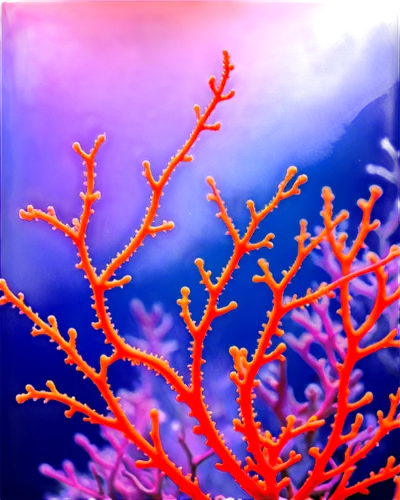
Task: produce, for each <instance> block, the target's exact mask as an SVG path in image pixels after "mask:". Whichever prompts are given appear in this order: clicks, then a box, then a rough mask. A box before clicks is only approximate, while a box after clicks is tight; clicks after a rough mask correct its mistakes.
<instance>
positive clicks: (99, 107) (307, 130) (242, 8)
mask: <svg viewBox="0 0 400 500" xmlns="http://www.w3.org/2000/svg"><path fill="white" fill-rule="evenodd" d="M374 8H375V9H376V11H373V10H370V8H369V7H366V8H365V9H364V10H362V11H359V12H353V11H352V10H351V8H350V9H349V8H348V9H347V10H346V9H345V8H344V7H341V6H340V5H337V6H333V5H316V4H291V3H285V4H269V3H265V4H264V3H244V2H123V3H122V2H121V3H119V2H101V3H90V2H76V3H42V4H40V3H15V4H14V3H5V4H3V5H2V36H3V116H2V144H3V149H2V219H1V220H2V247H1V265H2V275H3V276H4V277H5V278H6V279H7V280H8V282H9V284H10V286H11V287H12V288H13V289H14V290H16V291H19V290H23V291H24V292H25V295H26V299H27V301H28V302H29V304H31V305H32V306H33V308H34V309H35V310H37V311H39V312H40V313H41V314H42V315H48V314H55V315H56V316H57V317H58V318H59V323H60V326H61V328H68V327H70V326H74V327H76V328H77V329H78V331H79V332H80V334H79V335H80V336H79V342H80V348H81V349H82V351H83V353H84V354H85V355H87V357H88V359H89V360H93V362H94V363H95V360H96V359H97V357H98V353H99V352H100V351H101V349H102V339H101V338H99V336H98V335H96V334H95V333H94V332H93V331H92V330H91V329H90V322H91V321H92V320H93V317H92V312H91V309H89V293H88V291H87V289H86V286H85V285H86V283H85V280H84V279H83V276H82V274H80V273H79V272H78V271H75V270H74V267H73V266H74V264H75V262H76V256H75V255H74V249H73V248H72V245H70V244H69V242H67V241H66V240H65V238H64V237H63V236H62V235H60V234H57V233H54V232H52V231H50V229H49V227H46V226H45V225H44V224H37V225H36V224H35V223H30V224H28V223H26V222H22V221H21V220H20V219H19V218H18V209H19V208H21V207H26V205H27V204H29V203H31V204H33V205H34V206H36V207H40V208H43V209H45V208H46V207H47V206H48V205H53V206H54V207H55V208H56V210H57V213H58V215H59V216H60V217H61V218H62V219H63V220H66V221H69V220H71V218H72V217H74V216H76V215H77V213H79V209H80V199H79V196H78V193H79V191H80V190H81V184H82V181H83V176H82V168H81V166H80V160H79V158H78V157H77V156H76V155H75V153H74V152H73V151H72V149H71V147H70V146H71V144H72V143H73V142H74V141H76V140H78V141H80V142H81V144H82V146H83V147H84V148H85V149H87V150H88V149H89V148H90V147H91V145H92V143H93V140H94V138H95V137H96V136H97V134H99V133H102V132H106V133H107V142H106V144H105V145H104V146H103V148H102V150H101V152H100V153H99V156H98V170H97V172H98V178H97V179H98V184H97V185H98V188H99V189H100V190H101V191H102V199H101V201H100V202H99V203H98V204H97V205H96V207H95V208H96V213H95V216H94V217H93V222H92V223H91V225H90V230H89V245H90V248H91V250H92V253H93V255H94V260H95V264H96V265H98V267H101V266H102V265H104V264H105V263H106V262H108V261H109V259H110V258H111V257H112V256H113V255H114V254H115V253H116V252H117V251H118V250H119V249H120V248H121V247H122V246H123V245H124V244H125V243H126V241H127V240H128V238H129V236H130V234H132V232H133V230H134V229H135V228H136V227H137V226H138V224H139V223H140V220H141V217H142V215H143V213H144V210H145V207H146V205H147V204H148V197H149V190H148V188H147V186H146V184H145V182H144V179H143V177H142V175H141V171H142V169H141V163H142V161H143V160H144V159H148V160H150V161H151V163H152V167H153V170H154V171H155V172H160V171H161V170H162V168H163V167H164V166H165V164H166V162H167V161H168V159H169V158H170V156H171V155H172V154H174V153H175V151H176V150H177V149H178V148H179V147H180V146H181V145H182V143H183V142H184V140H185V139H186V138H187V136H188V133H189V132H190V130H191V128H192V127H193V124H194V113H193V111H192V106H193V104H195V103H199V104H200V105H202V106H203V105H205V104H206V103H207V102H208V99H209V89H208V86H207V79H208V76H209V75H210V74H212V73H214V74H215V75H217V76H219V74H220V63H221V52H222V50H223V49H228V50H229V52H230V53H231V56H232V60H233V62H234V64H235V66H236V70H235V71H234V73H233V75H232V80H231V83H230V85H231V86H232V87H233V88H235V90H236V96H235V98H234V100H233V101H230V102H227V103H222V105H221V106H220V107H219V108H218V110H217V112H216V113H215V118H216V119H219V120H221V122H222V129H221V131H220V132H218V133H204V134H203V135H202V137H201V140H200V142H198V143H196V146H195V148H194V151H193V153H194V156H195V161H194V163H193V164H187V165H185V166H184V167H182V168H179V170H178V171H177V172H176V175H174V179H173V180H172V181H171V183H170V184H169V185H168V187H167V189H166V195H165V198H164V199H163V205H162V207H161V210H160V216H161V218H162V219H163V218H165V219H168V220H169V219H172V220H174V221H175V223H176V229H175V230H174V231H173V232H172V233H169V234H168V235H164V234H162V235H159V236H158V237H157V238H156V239H155V240H151V241H146V244H145V247H144V248H142V249H140V251H139V252H138V254H137V255H136V256H135V258H134V259H133V260H132V261H131V262H129V264H127V265H126V266H125V269H124V272H129V273H132V275H133V280H132V283H131V284H130V285H129V286H127V287H125V289H124V290H123V291H114V292H112V293H111V294H110V304H111V307H112V310H113V313H114V319H115V321H116V323H117V325H118V328H119V329H120V331H121V332H122V333H123V334H125V333H132V331H134V329H135V325H134V323H133V321H132V320H131V318H130V317H129V314H128V304H129V300H130V299H131V298H132V297H138V298H140V299H141V300H143V301H144V302H145V304H146V305H148V306H149V305H151V304H152V303H153V302H155V301H161V302H162V303H163V304H164V305H165V308H166V309H167V310H168V311H169V312H171V313H172V314H173V315H174V316H175V317H176V318H178V314H179V311H178V307H177V305H176V303H175V301H176V299H177V298H178V296H179V289H180V287H181V286H183V285H188V286H190V287H191V289H192V291H193V292H192V293H193V309H194V315H195V316H196V315H197V317H198V316H199V315H200V314H201V312H202V309H203V302H202V301H203V300H204V294H203V293H202V291H201V290H200V286H199V285H198V276H197V271H196V269H195V266H194V265H193V260H194V258H196V257H198V256H202V257H203V258H205V260H206V265H207V266H208V267H210V268H211V269H213V270H214V271H215V272H218V270H219V269H220V267H221V265H223V262H224V258H226V256H227V255H228V253H229V249H230V242H229V240H228V238H226V237H224V236H223V233H224V229H223V227H222V226H221V223H220V222H219V221H218V220H217V219H215V217H214V213H215V209H214V207H213V206H212V205H211V204H207V202H206V201H205V196H206V193H207V185H206V183H205V177H206V176H207V175H213V176H214V177H215V178H216V180H217V183H218V186H219V187H220V188H221V190H222V194H223V195H224V197H225V199H226V202H227V205H228V207H229V210H230V213H231V215H232V216H233V217H234V219H235V220H236V221H237V224H238V226H239V227H244V226H245V225H246V222H247V219H246V217H247V213H246V209H245V201H246V200H247V199H248V198H252V199H254V200H255V201H256V203H257V204H258V206H260V205H261V204H262V203H265V202H266V201H268V200H269V199H270V197H271V196H272V194H273V192H274V189H275V187H276V184H277V182H279V181H280V180H281V178H282V176H283V175H284V171H285V170H286V168H287V166H288V165H291V164H295V165H297V166H298V167H299V168H300V170H301V171H302V172H306V173H307V174H308V175H309V177H310V181H309V183H308V184H307V185H306V187H305V188H304V190H303V194H302V196H301V197H297V198H296V199H293V200H290V201H289V202H287V203H286V204H284V205H282V207H281V208H280V210H279V212H276V213H274V214H273V215H272V217H271V219H270V220H269V223H268V225H267V226H268V227H267V228H266V229H265V230H268V231H274V232H276V234H277V241H276V248H275V249H274V250H273V251H272V252H271V253H269V254H268V258H269V259H270V260H271V266H272V269H273V270H275V272H279V271H280V270H281V269H282V268H284V267H285V266H287V265H288V264H289V263H290V260H291V259H292V258H293V257H294V254H295V245H294V241H293V236H294V235H295V234H296V231H297V228H298V219H299V218H301V217H305V218H307V219H308V220H309V222H310V227H313V226H314V225H316V224H317V223H318V213H319V210H320V206H321V202H320V197H319V194H320V191H321V188H322V186H323V185H325V184H328V185H330V186H331V187H332V188H333V190H334V192H335V194H336V196H337V205H338V206H339V207H340V208H342V207H345V208H349V209H351V210H354V207H355V202H356V200H357V199H358V198H359V197H360V196H366V195H367V189H368V185H369V184H370V183H371V181H372V180H371V178H367V176H366V174H365V165H366V164H367V163H376V164H384V163H385V161H387V159H386V158H385V155H384V153H383V152H382V151H381V149H380V146H379V141H380V139H382V138H383V137H389V138H390V140H391V141H392V143H393V144H395V145H396V146H397V147H398V99H397V97H398V82H397V67H398V51H397V27H398V21H397V17H396V15H395V13H394V12H393V11H390V10H389V11H386V10H385V9H384V8H383V7H381V8H378V7H374ZM374 181H375V180H374ZM384 187H385V188H386V191H385V193H386V197H385V199H383V200H381V202H380V205H379V206H378V207H377V208H378V211H379V210H380V212H381V214H382V216H383V217H384V216H385V209H386V207H387V206H389V205H390V200H391V199H393V197H394V196H395V195H396V193H395V190H393V187H391V186H384ZM356 215H357V213H356ZM260 256H261V255H260ZM256 271H257V265H256V258H254V256H253V258H251V257H250V258H249V259H248V260H247V261H246V262H244V264H243V265H242V266H241V269H240V271H239V272H238V273H237V275H236V277H235V279H234V281H232V283H231V285H230V287H229V288H228V289H227V291H226V301H227V302H228V301H229V300H230V299H231V298H235V299H236V300H238V302H239V306H240V307H239V309H238V311H235V312H234V313H231V314H230V315H229V317H227V318H223V319H221V320H220V321H219V322H218V324H216V328H214V330H213V336H212V338H211V337H210V339H209V340H208V343H207V346H206V348H207V350H209V351H210V353H211V352H212V353H213V354H214V355H215V353H221V354H220V356H225V355H226V354H222V353H225V352H226V349H227V347H228V346H229V345H231V344H232V343H237V344H239V345H245V346H247V347H249V348H252V347H253V348H254V345H255V342H256V333H255V332H257V330H258V328H259V325H260V324H261V323H262V321H263V319H264V314H265V310H266V309H267V308H268V306H269V300H270V297H269V295H268V293H267V292H266V291H264V290H263V289H262V287H260V285H254V284H252V283H251V280H250V277H251V276H252V274H253V273H254V272H256ZM312 272H313V269H312V266H311V265H306V266H304V269H303V270H302V273H301V275H300V276H299V279H298V280H297V281H296V282H295V283H294V287H298V288H299V289H304V286H308V285H309V284H310V279H314V278H315V276H316V275H314V274H311V273H312ZM310 276H312V278H310ZM317 277H318V276H317ZM88 311H90V312H89V313H88ZM1 314H2V316H1V321H2V323H1V326H2V335H1V342H2V352H1V361H2V367H1V370H2V431H1V438H2V453H3V456H2V469H3V479H2V495H1V498H2V499H3V500H31V499H32V500H33V499H39V498H41V493H43V491H44V489H45V488H49V487H50V486H49V485H51V484H52V483H50V482H48V481H47V480H45V479H44V478H41V477H40V476H39V474H38V472H37V465H38V464H39V463H41V462H43V461H46V462H49V463H52V464H53V465H55V466H58V465H59V463H60V461H61V459H63V458H66V457H69V458H72V459H74V460H75V461H76V463H81V464H84V463H85V460H86V457H84V456H83V453H81V452H80V450H79V449H77V448H76V447H75V445H74V444H73V442H72V435H73V433H74V432H75V431H77V430H80V431H84V432H86V433H88V434H90V435H91V436H92V437H93V439H95V438H96V433H97V431H96V429H95V428H91V427H90V426H87V425H84V426H82V424H81V422H80V419H79V417H74V418H73V419H72V420H68V421H67V420H65V419H64V417H63V415H62V413H63V409H62V408H61V407H60V406H58V405H47V406H43V405H42V404H41V403H38V404H33V403H27V404H25V405H23V406H18V405H17V404H16V403H15V394H16V393H18V392H21V391H22V390H23V387H24V385H25V384H26V383H28V382H29V383H33V385H35V386H37V387H42V386H43V385H44V382H45V381H46V380H47V379H48V378H51V379H53V380H55V381H56V383H57V384H58V385H59V386H60V389H62V390H65V391H67V392H70V393H72V392H73V393H74V394H76V396H77V397H78V398H79V397H82V398H83V399H84V400H85V401H88V402H91V403H92V404H93V405H95V406H96V405H97V407H98V408H99V409H101V408H102V402H101V401H100V400H99V398H98V396H97V394H96V392H95V390H94V389H93V388H92V387H90V385H89V384H85V383H83V382H82V381H81V378H80V377H79V376H78V375H77V374H76V373H75V372H74V371H73V370H71V369H70V368H68V367H65V366H64V364H63V363H62V356H61V355H60V354H59V353H57V352H56V351H55V350H54V348H53V346H52V345H50V344H49V343H48V342H47V341H46V340H45V339H41V338H39V339H32V338H31V337H30V336H29V322H28V321H27V320H26V319H25V318H21V317H20V316H18V315H17V314H15V312H14V311H11V310H9V309H7V310H2V311H1ZM175 332H176V334H177V335H180V338H182V339H184V340H183V342H184V341H185V340H186V338H185V333H184V332H183V328H182V326H181V324H180V323H179V320H178V319H177V320H176V326H175ZM219 348H220V350H219ZM184 356H185V355H184V349H182V357H184ZM375 369H376V370H379V380H377V379H378V377H376V373H377V372H376V371H374V370H375ZM300 371H301V374H302V376H298V374H299V372H300ZM367 371H368V373H367V374H366V378H367V381H366V382H367V385H368V387H370V388H372V389H375V394H376V399H377V403H376V404H377V406H379V403H381V406H385V405H387V395H386V393H385V394H384V395H382V398H380V392H379V389H380V388H381V386H382V379H385V384H386V386H387V387H388V389H389V388H390V387H391V386H393V387H394V386H396V380H394V377H392V378H390V377H388V376H387V375H386V374H385V372H384V369H382V366H381V365H379V363H378V362H376V364H373V363H372V364H370V365H369V366H368V370H367ZM291 373H292V375H293V374H294V375H297V376H296V377H295V378H296V379H297V380H296V384H297V385H295V389H296V390H299V391H300V394H301V388H302V387H304V386H305V385H306V383H307V382H309V381H310V380H311V378H312V374H310V373H309V372H308V371H307V370H305V369H304V366H303V365H300V364H297V358H295V357H293V359H292V371H291ZM113 377H114V382H115V384H116V386H117V387H131V385H132V378H133V377H134V375H132V371H131V369H130V368H128V367H124V366H122V365H121V366H120V367H118V369H116V370H115V373H114V374H113ZM380 377H382V378H380ZM386 378H387V380H386ZM232 404H233V402H232ZM397 444H398V442H397ZM389 448H390V449H392V451H393V450H394V449H395V442H393V441H392V442H390V443H386V444H384V445H382V446H381V451H380V453H381V455H379V453H378V457H377V458H376V460H377V462H376V463H377V464H381V463H382V460H383V458H382V457H385V456H386V455H387V453H388V450H389ZM389 491H390V490H384V489H382V490H377V493H374V495H375V496H374V495H372V497H373V498H376V500H378V499H379V500H386V499H388V500H389V498H390V493H388V492H389ZM382 495H383V496H382Z"/></svg>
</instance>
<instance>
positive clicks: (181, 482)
mask: <svg viewBox="0 0 400 500" xmlns="http://www.w3.org/2000/svg"><path fill="white" fill-rule="evenodd" d="M232 70H233V65H232V64H231V63H230V59H229V55H228V53H227V52H226V51H225V52H224V53H223V71H222V76H221V79H220V82H219V83H218V84H217V83H216V79H215V77H211V78H210V81H209V85H210V89H211V91H212V94H213V95H212V99H211V101H210V103H209V104H208V106H207V107H206V108H205V110H204V112H203V113H202V112H201V110H200V107H199V106H197V105H196V106H195V113H196V118H197V120H196V125H195V127H194V129H193V131H192V133H191V135H190V137H189V139H188V140H187V141H186V143H185V144H184V146H183V147H182V149H181V150H180V151H178V153H177V154H176V155H175V156H174V157H172V159H171V161H170V162H169V164H168V165H167V167H166V169H165V170H164V171H163V172H162V174H161V175H160V177H159V179H158V180H155V178H154V176H153V174H152V172H151V168H150V164H149V162H144V164H143V167H144V176H145V177H146V178H147V181H148V183H149V185H150V187H151V189H152V196H151V201H150V207H149V209H148V210H147V213H146V216H145V218H144V219H143V223H142V225H141V227H140V229H139V230H138V231H137V232H136V235H135V236H134V237H133V238H132V239H131V241H130V242H129V244H128V245H127V246H126V247H125V249H124V250H123V251H122V252H121V253H120V254H118V255H117V257H116V258H114V259H113V260H112V261H111V262H110V264H108V265H107V266H106V268H105V269H104V271H103V272H102V273H101V274H100V275H99V276H98V275H97V274H96V269H95V268H94V267H93V266H92V264H91V259H90V256H89V251H88V247H87V245H86V243H85V239H86V230H87V226H88V223H89V219H90V216H91V215H92V213H93V208H92V206H93V204H94V202H95V201H96V200H98V199H99V198H100V193H99V192H95V191H94V179H95V173H94V169H95V166H96V155H97V153H98V151H99V148H100V146H101V144H102V143H103V142H104V141H105V135H101V136H99V137H98V139H97V140H96V142H95V144H94V147H93V149H92V150H91V151H90V152H89V153H86V152H84V151H83V150H82V148H81V146H80V145H79V144H78V143H75V144H74V145H73V148H74V150H75V151H76V152H77V154H78V155H79V156H81V158H82V159H83V162H84V165H85V167H86V169H85V176H86V178H87V179H86V182H85V186H86V191H85V193H81V194H80V196H81V198H82V201H83V206H82V213H81V216H80V218H79V219H74V220H73V227H71V226H69V225H68V224H64V223H62V222H61V221H60V220H59V219H58V217H57V216H56V214H55V211H54V209H53V208H52V207H49V209H48V212H47V214H46V213H44V212H42V211H40V210H36V209H34V208H33V207H31V206H29V207H28V209H27V211H21V213H20V215H21V217H22V218H24V219H27V220H32V219H41V220H44V221H45V222H47V223H49V224H50V225H52V226H53V227H55V228H56V229H59V230H61V231H62V232H63V233H64V234H66V236H68V237H70V238H71V240H72V241H73V243H74V244H75V245H76V246H77V249H78V257H80V262H79V263H78V264H77V267H78V268H81V269H83V271H84V272H85V275H86V277H87V278H88V281H89V284H90V287H91V289H92V290H93V297H92V298H93V301H94V304H93V306H92V307H93V308H94V310H95V312H96V316H97V321H96V322H94V323H93V324H92V326H93V327H94V328H95V329H102V330H103V332H104V334H105V337H106V342H107V343H111V344H112V345H113V347H114V350H113V353H112V355H111V356H109V357H107V356H102V358H101V360H100V365H101V368H100V372H99V373H97V372H95V370H93V369H92V368H91V367H89V366H88V365H86V364H85V362H84V361H83V360H82V358H81V357H80V356H79V355H78V353H77V350H76V346H75V345H72V344H71V345H70V344H68V343H67V342H66V341H64V340H63V339H62V337H61V335H60V334H59V332H58V330H57V332H55V331H53V330H52V328H53V327H52V325H50V327H49V326H48V325H46V324H45V323H44V322H42V320H40V318H39V317H38V316H37V315H35V314H34V313H32V312H30V310H29V308H26V306H25V305H24V303H23V298H17V297H16V296H14V295H13V294H11V292H9V291H8V288H7V287H6V285H5V283H4V282H2V283H1V286H2V289H3V292H5V295H6V294H8V296H7V297H2V298H1V299H0V301H1V303H5V302H8V301H10V302H12V303H13V304H14V305H15V306H17V307H19V308H20V310H22V312H24V313H25V314H27V315H28V317H30V319H31V320H32V321H33V322H34V323H35V324H37V325H39V329H40V333H46V334H48V335H49V336H51V338H52V340H56V341H57V343H58V345H59V348H61V349H62V350H64V351H65V352H66V353H67V355H68V358H67V359H68V360H69V361H68V362H71V364H72V363H75V364H76V365H77V369H80V370H81V371H83V373H84V375H85V376H87V377H89V378H91V380H92V381H93V382H94V383H95V384H96V385H97V387H98V389H99V391H100V393H101V394H102V396H103V398H104V399H105V401H106V402H107V403H108V406H109V408H110V410H111V411H112V412H113V414H114V415H115V417H116V419H117V420H118V425H119V427H118V428H119V430H121V432H123V433H124V435H126V436H127V437H129V438H130V439H131V441H132V442H134V443H135V444H136V445H137V446H138V447H139V448H140V449H141V450H142V451H143V452H144V453H146V454H147V455H148V456H149V460H150V461H151V462H152V464H157V466H159V467H160V468H161V469H162V470H164V472H165V473H166V474H167V475H168V476H169V477H170V478H171V479H172V480H173V481H174V482H175V483H176V484H177V485H178V486H179V487H180V488H181V489H182V491H184V492H185V493H187V494H188V495H189V496H190V497H192V498H206V496H205V495H204V494H203V493H202V492H201V490H200V488H199V486H198V484H197V480H192V479H191V478H190V477H185V476H184V475H183V474H182V472H181V471H180V469H179V468H178V467H177V466H175V465H174V464H173V463H172V462H170V461H169V460H168V457H167V456H166V455H165V454H163V453H161V451H160V450H161V448H160V446H158V445H156V442H155V441H154V440H155V439H157V436H156V434H157V431H156V430H154V433H153V436H152V438H153V442H154V445H155V448H153V447H151V445H149V443H148V442H147V441H146V440H144V438H142V437H141V436H140V435H139V434H138V433H137V431H136V430H135V429H134V428H133V426H132V425H131V424H130V423H129V421H128V420H127V418H126V416H125V415H124V413H123V411H122V409H121V408H120V406H119V404H118V398H115V396H114V395H113V393H112V391H111V389H110V387H109V385H108V384H107V372H108V368H109V367H110V366H111V365H112V364H113V363H114V362H116V361H117V360H119V359H128V360H129V361H131V362H132V363H133V364H144V365H145V366H147V367H148V368H150V369H153V370H155V371H156V372H157V373H159V374H161V375H162V376H164V378H165V379H166V381H167V382H168V383H169V384H170V385H171V386H172V388H173V389H174V390H176V391H177V393H178V394H180V395H182V396H185V395H186V394H187V393H188V388H187V386H186V385H185V383H184V382H183V379H182V377H181V376H179V375H178V374H177V373H176V371H175V370H173V369H172V368H171V367H170V366H169V363H168V362H167V361H166V360H165V359H162V358H158V357H157V356H155V355H152V354H147V353H145V352H142V351H140V350H139V349H136V348H133V347H131V346H129V345H127V344H126V343H125V341H124V340H123V339H122V338H121V337H120V336H119V335H118V331H117V330H116V329H115V327H114V325H113V323H112V319H111V316H110V314H109V312H108V308H107V306H106V304H105V302H106V299H105V297H104V293H105V291H106V290H109V289H111V288H115V287H116V286H123V285H124V284H126V283H128V282H129V281H130V277H129V276H125V277H124V278H122V279H117V280H112V281H110V278H111V276H112V275H113V274H114V273H115V271H116V270H117V269H118V268H119V267H120V266H121V265H122V264H123V263H124V262H126V261H127V260H128V259H129V258H130V257H131V256H132V254H133V253H134V252H135V251H136V250H137V248H138V247H139V246H140V245H141V244H142V242H143V240H144V239H145V237H146V236H149V235H150V236H155V235H156V234H157V233H158V232H160V231H168V230H170V229H172V228H173V223H172V222H165V221H164V222H163V223H162V224H160V225H158V226H154V225H153V221H154V219H155V217H156V215H157V210H158V208H159V204H160V198H161V196H162V195H163V189H164V187H165V186H166V184H167V183H168V181H169V179H170V177H171V174H172V173H173V171H174V170H175V168H176V167H177V166H178V165H179V164H180V163H181V162H189V161H191V160H192V157H191V156H190V155H189V154H188V153H189V150H190V149H191V147H192V146H193V144H194V143H195V141H196V140H197V138H198V136H199V135H200V133H201V132H202V131H204V130H218V129H219V127H220V124H219V123H215V124H210V123H208V120H209V118H210V116H211V114H212V113H213V111H214V110H215V108H216V106H217V105H218V104H219V103H220V102H222V101H225V100H228V99H230V98H231V97H233V95H234V91H233V90H231V91H229V92H228V93H226V94H224V91H225V87H226V84H227V81H228V79H229V76H230V72H231V71H232ZM8 292H9V293H8ZM231 307H232V306H227V307H226V308H221V310H220V311H219V314H223V313H225V312H227V311H228V310H230V308H231ZM72 331H73V330H72V329H71V330H70V332H72ZM34 332H36V330H34ZM71 335H72V334H71ZM74 335H75V336H76V332H75V334H73V335H72V337H73V336H74ZM71 342H72V341H71ZM32 391H34V394H35V395H36V396H38V395H40V396H43V397H44V398H47V399H57V398H58V400H59V401H61V402H64V403H67V402H68V403H69V404H70V407H71V409H73V408H76V409H78V408H79V409H80V410H84V411H89V410H87V409H86V408H85V407H83V406H79V404H78V403H76V402H74V400H73V399H72V398H69V397H68V396H63V395H61V394H60V393H58V392H56V391H55V390H54V391H50V393H48V392H46V391H41V392H38V391H35V390H34V389H33V388H30V389H29V392H28V394H27V395H25V396H20V398H19V401H20V402H23V401H25V400H26V399H29V398H31V396H32V394H33V392H32ZM47 396H48V397H47ZM152 418H153V419H154V418H156V417H155V415H154V414H152Z"/></svg>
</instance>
